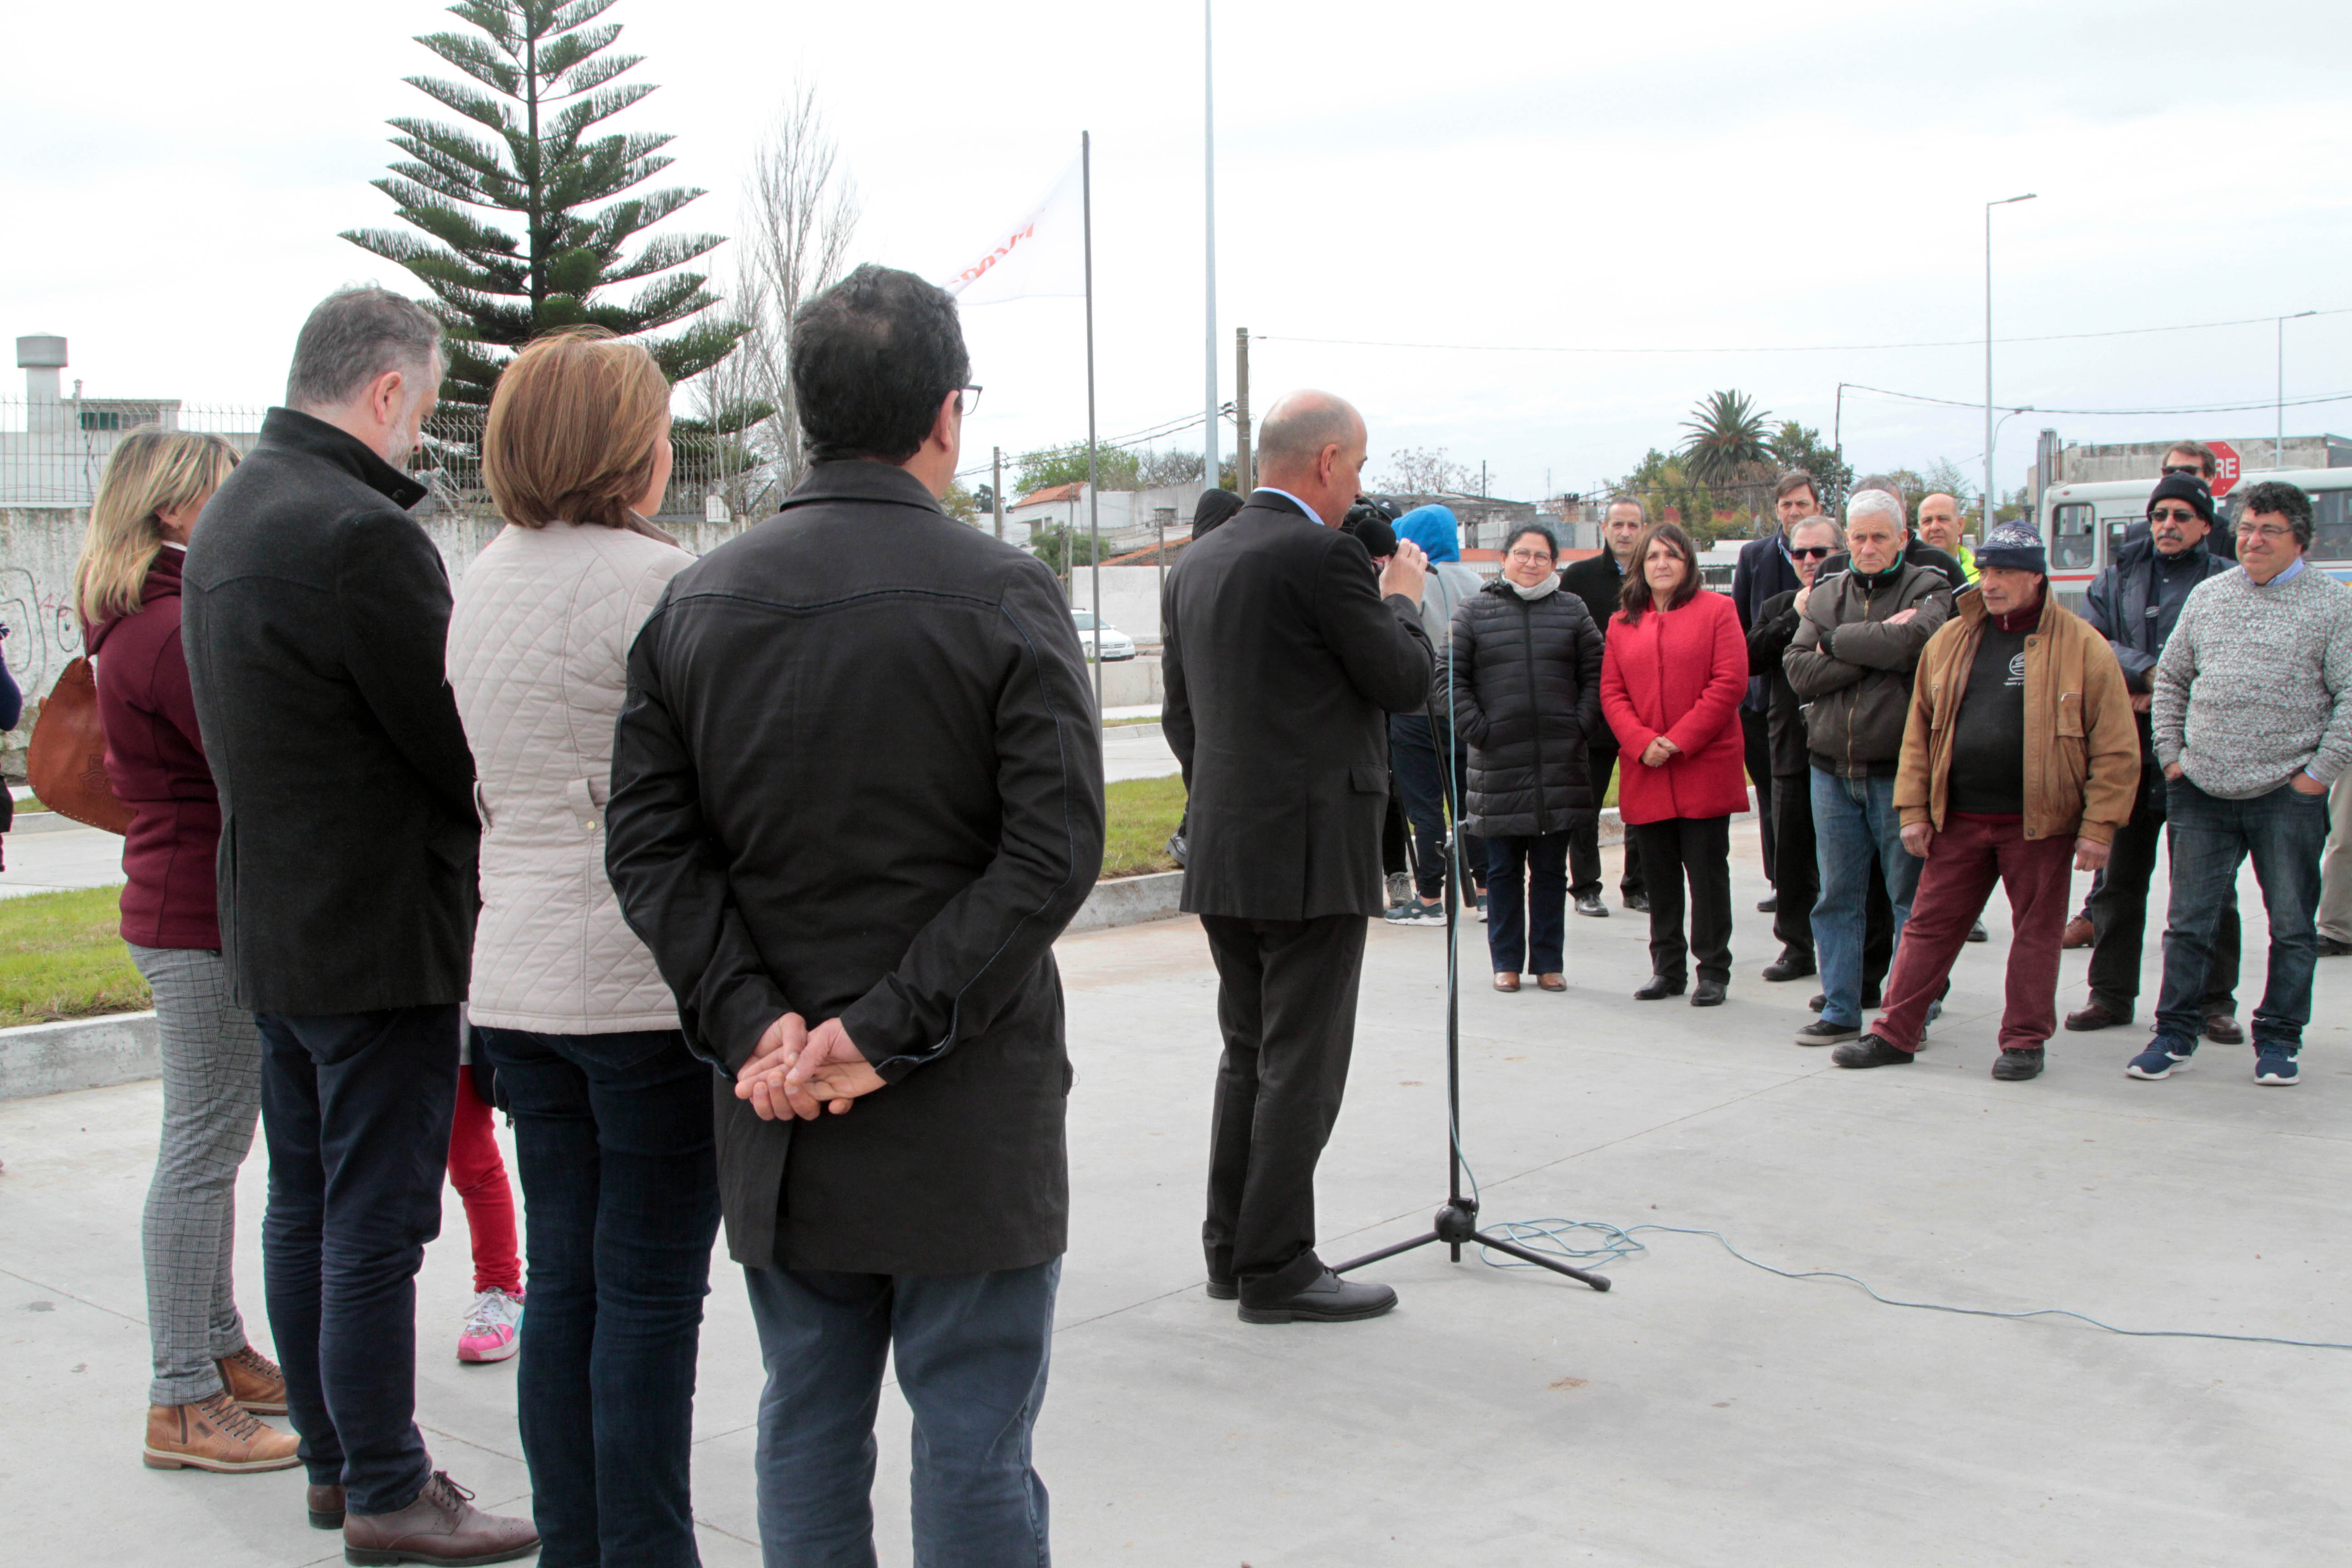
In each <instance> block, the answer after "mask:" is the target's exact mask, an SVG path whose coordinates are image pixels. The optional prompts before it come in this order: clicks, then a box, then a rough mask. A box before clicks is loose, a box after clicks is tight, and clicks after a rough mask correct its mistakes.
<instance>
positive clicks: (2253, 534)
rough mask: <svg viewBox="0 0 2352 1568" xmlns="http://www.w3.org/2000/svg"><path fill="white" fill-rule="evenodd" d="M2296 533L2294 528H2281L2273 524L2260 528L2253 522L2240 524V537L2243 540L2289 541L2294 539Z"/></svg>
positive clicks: (2266, 524)
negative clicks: (2288, 539)
mask: <svg viewBox="0 0 2352 1568" xmlns="http://www.w3.org/2000/svg"><path fill="white" fill-rule="evenodd" d="M2293 536H2294V529H2292V528H2280V527H2278V526H2277V525H2275V524H2273V523H2264V524H2262V525H2261V526H2259V527H2257V526H2256V525H2255V524H2253V523H2251V522H2242V523H2240V524H2238V537H2239V538H2241V539H2287V538H2292V537H2293Z"/></svg>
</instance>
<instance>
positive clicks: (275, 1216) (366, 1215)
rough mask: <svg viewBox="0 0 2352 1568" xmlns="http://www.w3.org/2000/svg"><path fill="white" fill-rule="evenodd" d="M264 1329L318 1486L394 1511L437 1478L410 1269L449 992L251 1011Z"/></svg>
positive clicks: (437, 1196) (448, 1027)
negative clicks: (334, 1007)
mask: <svg viewBox="0 0 2352 1568" xmlns="http://www.w3.org/2000/svg"><path fill="white" fill-rule="evenodd" d="M254 1022H255V1023H256V1024H257V1026H259V1028H260V1031H261V1125H262V1130H263V1131H264V1132H265V1133H266V1134H267V1136H268V1143H269V1206H268V1209H266V1210H265V1211H264V1212H263V1214H262V1216H261V1270H262V1283H263V1285H264V1287H265V1290H266V1293H267V1296H268V1302H269V1331H270V1334H271V1336H272V1337H273V1338H275V1339H276V1341H277V1342H278V1361H279V1363H281V1364H282V1365H283V1366H284V1367H285V1369H286V1404H287V1408H288V1411H289V1415H291V1417H292V1419H293V1422H294V1430H295V1431H297V1432H299V1433H300V1434H301V1436H302V1450H301V1451H302V1458H303V1461H304V1463H305V1464H306V1466H307V1467H308V1468H309V1470H310V1480H311V1482H312V1483H313V1484H314V1485H319V1486H335V1485H340V1486H341V1487H342V1488H343V1489H344V1492H345V1497H346V1500H347V1502H348V1503H349V1505H350V1508H351V1510H352V1512H353V1513H397V1512H398V1511H399V1510H402V1509H404V1508H406V1507H407V1506H408V1505H409V1504H410V1503H412V1502H415V1500H416V1494H417V1493H418V1492H419V1491H421V1490H423V1489H424V1487H425V1481H426V1480H427V1479H430V1478H431V1476H432V1472H433V1465H432V1461H431V1460H430V1459H429V1458H426V1456H425V1439H424V1437H423V1436H422V1435H420V1434H419V1433H418V1432H417V1430H416V1271H417V1269H418V1268H422V1267H423V1266H424V1263H425V1243H426V1242H428V1241H430V1240H432V1239H433V1238H434V1237H436V1236H438V1235H440V1234H441V1181H442V1175H443V1173H444V1172H446V1170H447V1169H448V1164H449V1121H450V1116H451V1113H452V1112H453V1110H455V1109H456V1106H457V1005H456V1004H455V1003H450V1004H447V1005H437V1006H426V1007H393V1008H387V1009H384V1010H383V1011H381V1012H373V1013H321V1014H313V1015H306V1016H299V1017H289V1016H282V1015H278V1014H272V1013H262V1014H258V1015H257V1016H255V1019H254Z"/></svg>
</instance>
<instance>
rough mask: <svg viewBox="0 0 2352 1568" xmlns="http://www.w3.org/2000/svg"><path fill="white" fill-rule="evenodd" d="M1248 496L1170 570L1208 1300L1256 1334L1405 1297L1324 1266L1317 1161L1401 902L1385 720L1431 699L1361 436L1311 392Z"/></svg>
mask: <svg viewBox="0 0 2352 1568" xmlns="http://www.w3.org/2000/svg"><path fill="white" fill-rule="evenodd" d="M1258 440H1259V447H1258V478H1259V479H1260V480H1261V481H1262V482H1261V485H1260V488H1259V489H1258V490H1257V491H1256V493H1255V494H1254V495H1252V496H1251V497H1250V499H1249V504H1248V505H1247V506H1245V507H1244V508H1243V509H1242V510H1241V511H1240V512H1239V513H1237V514H1236V515H1235V516H1234V520H1233V521H1231V522H1229V523H1227V524H1226V525H1225V526H1224V527H1223V528H1221V529H1219V530H1218V531H1216V533H1215V534H1214V535H1213V536H1212V537H1211V538H1209V539H1208V540H1206V541H1205V542H1202V543H1199V544H1195V545H1194V546H1192V548H1191V549H1189V550H1187V551H1186V552H1184V558H1183V559H1182V561H1181V562H1180V563H1178V564H1177V566H1176V569H1175V570H1174V571H1172V572H1171V573H1170V574H1168V591H1167V595H1166V599H1165V602H1164V603H1163V605H1161V610H1160V624H1161V626H1162V627H1163V636H1164V637H1165V638H1166V645H1165V651H1164V653H1163V655H1162V659H1163V663H1162V665H1161V670H1162V674H1163V678H1164V679H1165V680H1166V682H1167V687H1168V696H1167V703H1166V707H1165V709H1164V710H1163V713H1162V722H1163V724H1164V725H1165V727H1166V730H1167V732H1168V742H1169V745H1170V746H1171V748H1172V749H1173V750H1174V752H1175V753H1176V760H1177V761H1178V762H1180V763H1182V764H1183V768H1184V784H1185V788H1186V789H1187V790H1188V791H1189V792H1190V794H1191V796H1192V856H1191V859H1190V861H1189V862H1188V863H1187V865H1186V866H1185V868H1184V900H1183V907H1184V909H1185V910H1186V911H1187V912H1188V913H1192V914H1197V915H1199V916H1200V917H1201V927H1202V931H1204V932H1206V933H1207V935H1208V939H1209V952H1210V955H1211V956H1212V957H1213V959H1214V960H1215V961H1216V965H1217V981H1218V988H1217V1020H1218V1023H1219V1024H1220V1025H1221V1026H1222V1027H1223V1033H1224V1039H1225V1049H1224V1057H1223V1061H1222V1063H1221V1064H1220V1065H1219V1068H1218V1073H1217V1099H1216V1110H1215V1114H1214V1120H1213V1122H1212V1125H1211V1131H1210V1134H1209V1214H1208V1219H1207V1221H1206V1223H1204V1224H1203V1225H1202V1227H1201V1240H1202V1247H1203V1248H1204V1249H1205V1251H1206V1253H1207V1255H1208V1265H1209V1294H1210V1295H1211V1296H1212V1297H1214V1298H1216V1299H1217V1300H1234V1298H1235V1297H1238V1298H1239V1300H1240V1302H1241V1307H1240V1313H1241V1317H1242V1321H1244V1322H1252V1323H1287V1322H1293V1321H1302V1320H1303V1321H1323V1322H1342V1321H1352V1320H1355V1319H1359V1318H1370V1317H1377V1316H1379V1315H1380V1314H1381V1313H1382V1312H1385V1311H1387V1310H1389V1309H1390V1308H1391V1307H1393V1306H1395V1305H1396V1292H1395V1291H1393V1290H1391V1289H1389V1288H1388V1287H1387V1286H1385V1285H1362V1284H1355V1283H1350V1282H1348V1281H1344V1280H1342V1279H1339V1276H1338V1275H1336V1274H1334V1273H1333V1272H1332V1271H1331V1270H1330V1269H1329V1268H1327V1267H1326V1266H1325V1264H1324V1262H1323V1260H1322V1259H1321V1258H1318V1256H1316V1252H1315V1164H1316V1162H1317V1161H1318V1159H1319V1158H1321V1156H1322V1152H1323V1145H1324V1143H1325V1142H1326V1141H1327V1140H1328V1138H1329V1137H1330V1135H1331V1126H1332V1123H1333V1122H1334V1121H1337V1120H1338V1118H1339V1099H1340V1095H1341V1094H1342V1092H1343V1091H1344V1090H1345V1089H1346V1088H1347V1083H1348V1057H1349V1051H1350V1050H1351V1049H1352V1048H1353V1047H1354V1044H1355V1033H1356V989H1357V982H1358V980H1359V978H1360V975H1361V973H1362V968H1363V958H1364V927H1365V918H1366V917H1367V916H1370V915H1377V914H1379V913H1381V905H1382V899H1381V890H1382V889H1381V817H1382V816H1383V814H1384V813H1385V812H1386V810H1387V806H1388V776H1389V769H1388V762H1387V751H1388V747H1387V736H1388V726H1387V724H1386V723H1385V722H1384V721H1383V720H1382V718H1381V715H1382V713H1383V712H1388V713H1416V712H1419V711H1421V710H1422V709H1423V706H1424V705H1425V704H1426V703H1427V702H1428V701H1429V696H1430V687H1431V683H1432V680H1433V677H1434V674H1435V663H1434V659H1433V655H1432V653H1431V649H1430V646H1429V637H1428V636H1427V634H1426V633H1424V632H1423V630H1422V626H1421V618H1420V611H1419V605H1420V602H1421V592H1422V582H1423V554H1422V552H1421V551H1420V550H1419V549H1418V548H1417V547H1416V546H1414V545H1413V544H1412V543H1410V542H1402V543H1400V544H1399V545H1398V546H1397V552H1396V554H1395V555H1394V556H1393V557H1392V558H1391V560H1390V562H1389V563H1388V565H1387V567H1386V568H1385V569H1383V570H1382V571H1381V574H1380V576H1379V578H1378V580H1377V585H1376V584H1375V579H1374V577H1373V575H1372V573H1371V570H1370V559H1369V558H1368V557H1367V556H1366V555H1365V553H1364V550H1363V546H1361V545H1360V544H1358V543H1357V542H1355V541H1354V540H1352V539H1350V538H1349V537H1348V536H1347V535H1346V534H1343V533H1341V532H1339V527H1338V525H1339V522H1340V521H1342V520H1344V519H1345V518H1346V517H1347V515H1348V508H1349V504H1350V503H1352V502H1353V501H1354V500H1355V499H1356V485H1357V479H1358V476H1359V475H1360V473H1361V472H1362V471H1363V466H1364V447H1365V432H1364V422H1363V420H1362V418H1361V417H1360V416H1358V415H1357V413H1356V411H1355V410H1354V409H1353V408H1351V407H1349V405H1347V404H1346V403H1344V402H1342V401H1340V400H1339V398H1337V397H1334V396H1332V395H1329V394H1328V393H1322V392H1295V393H1292V394H1291V395H1289V396H1287V397H1285V398H1284V399H1282V401H1281V402H1279V403H1277V404H1276V405H1274V407H1273V408H1272V409H1271V410H1270V411H1268V413H1267V415H1266V417H1265V425H1264V426H1262V427H1261V429H1260V431H1259V433H1258Z"/></svg>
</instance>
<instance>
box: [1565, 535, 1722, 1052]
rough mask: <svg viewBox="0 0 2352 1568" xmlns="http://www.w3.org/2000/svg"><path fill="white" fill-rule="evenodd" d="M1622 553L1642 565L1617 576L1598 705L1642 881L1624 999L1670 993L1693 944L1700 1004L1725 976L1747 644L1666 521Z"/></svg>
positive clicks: (1711, 999)
mask: <svg viewBox="0 0 2352 1568" xmlns="http://www.w3.org/2000/svg"><path fill="white" fill-rule="evenodd" d="M1633 559H1634V560H1636V561H1638V562H1640V563H1642V569H1641V570H1640V571H1638V572H1630V573H1628V574H1626V576H1625V584H1624V587H1623V589H1622V591H1621V593H1620V595H1619V599H1618V602H1619V603H1620V604H1621V605H1623V606H1624V607H1623V608H1622V609H1621V610H1619V611H1618V612H1617V614H1615V615H1613V616H1610V617H1609V640H1608V643H1607V646H1606V647H1605V649H1604V650H1603V655H1602V658H1601V715H1602V716H1603V717H1604V718H1606V719H1607V720H1608V721H1609V727H1610V728H1611V729H1612V730H1613V731H1616V733H1617V743H1618V745H1619V746H1620V747H1621V748H1622V750H1621V752H1619V754H1620V755H1621V756H1622V758H1623V759H1624V762H1623V764H1622V767H1623V772H1622V773H1621V775H1620V782H1619V784H1618V786H1617V809H1618V811H1619V813H1620V814H1621V815H1622V816H1623V817H1624V819H1625V830H1626V831H1627V832H1628V833H1630V834H1632V835H1633V838H1634V842H1635V843H1636V844H1638V845H1639V846H1640V847H1641V850H1642V869H1643V874H1644V876H1645V877H1646V878H1647V879H1648V881H1649V885H1650V968H1651V970H1652V973H1651V975H1650V981H1649V984H1646V985H1644V986H1643V987H1642V988H1641V989H1640V990H1638V991H1636V992H1634V993H1633V994H1634V995H1636V996H1638V997H1640V998H1641V999H1642V1000H1643V1001H1644V1002H1655V1001H1657V1000H1658V999H1660V998H1661V997H1665V996H1679V995H1681V994H1683V987H1684V985H1685V982H1686V980H1687V978H1688V976H1687V973H1686V971H1685V963H1687V962H1688V960H1689V958H1690V956H1691V953H1692V951H1693V950H1694V949H1696V953H1697V958H1698V989H1697V990H1696V991H1694V992H1692V993H1691V1005H1692V1006H1694V1007H1713V1006H1717V1005H1719V1004H1721V1002H1722V1001H1723V996H1724V988H1725V986H1726V985H1727V984H1729V983H1730V980H1731V815H1732V813H1734V812H1738V811H1745V810H1747V809H1748V776H1747V773H1746V771H1745V768H1744V765H1743V763H1742V762H1741V742H1740V733H1739V722H1738V708H1739V698H1740V694H1741V693H1742V692H1744V691H1745V690H1746V689H1747V688H1748V641H1747V639H1746V638H1745V637H1742V636H1741V635H1740V631H1739V616H1738V612H1737V611H1735V610H1734V609H1733V607H1732V603H1731V601H1730V600H1729V599H1728V598H1727V597H1725V596H1724V595H1721V594H1716V593H1710V592H1708V591H1707V590H1706V589H1704V588H1702V587H1700V586H1699V584H1698V551H1697V549H1696V546H1694V545H1693V544H1692V543H1691V537H1690V535H1689V534H1687V533H1685V532H1684V531H1682V529H1681V528H1680V527H1679V526H1678V525H1676V524H1675V523H1671V522H1654V523H1652V524H1651V525H1650V526H1649V527H1648V528H1647V529H1645V530H1643V533H1642V537H1641V539H1640V540H1639V541H1637V542H1635V544H1634V546H1633ZM1685 879H1687V880H1688V882H1689V884H1690V901H1691V937H1690V941H1689V942H1685V941H1684V939H1683V884H1684V882H1685Z"/></svg>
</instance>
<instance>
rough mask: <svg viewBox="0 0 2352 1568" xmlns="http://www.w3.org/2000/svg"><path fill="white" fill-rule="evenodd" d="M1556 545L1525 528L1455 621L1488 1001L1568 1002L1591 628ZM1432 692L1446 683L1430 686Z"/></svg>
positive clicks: (1458, 720)
mask: <svg viewBox="0 0 2352 1568" xmlns="http://www.w3.org/2000/svg"><path fill="white" fill-rule="evenodd" d="M1452 640H1453V655H1452V666H1451V668H1452V672H1453V673H1452V681H1453V688H1454V691H1453V701H1454V725H1455V728H1456V729H1457V731H1459V733H1460V737H1461V739H1462V740H1463V741H1464V742H1467V743H1468V745H1469V748H1470V799H1469V802H1468V809H1467V811H1466V812H1465V818H1464V821H1463V827H1464V828H1465V830H1466V831H1467V832H1470V833H1473V834H1475V835H1477V836H1478V837H1481V838H1484V839H1485V840H1486V909H1487V915H1486V946H1487V951H1488V952H1489V953H1490V954H1491V955H1492V957H1493V959H1494V963H1495V989H1496V990H1497V991H1517V989H1518V988H1519V971H1520V969H1521V967H1522V964H1523V963H1524V965H1525V967H1527V968H1528V969H1532V970H1533V971H1535V973H1536V984H1538V985H1540V986H1541V987H1543V989H1545V990H1546V991H1565V990H1567V989H1568V981H1567V979H1566V978H1565V976H1564V975H1563V974H1562V973H1561V970H1562V968H1563V963H1562V958H1561V950H1562V947H1563V944H1564V943H1565V942H1566V939H1567V934H1568V933H1567V914H1568V832H1569V829H1570V828H1571V827H1581V826H1585V825H1587V824H1589V823H1591V821H1592V820H1593V818H1594V817H1595V816H1596V815H1597V814H1598V813H1599V811H1600V809H1601V802H1600V801H1599V800H1597V799H1596V798H1594V796H1593V793H1592V781H1591V775H1590V773H1588V772H1587V771H1586V768H1585V738H1586V737H1587V736H1589V735H1591V734H1592V733H1594V732H1595V731H1596V730H1597V729H1598V728H1599V726H1600V724H1601V640H1602V639H1601V628H1600V627H1599V626H1595V625H1593V623H1592V614H1591V611H1589V610H1587V609H1586V608H1585V606H1584V601H1583V600H1582V599H1580V598H1579V597H1578V596H1577V595H1574V594H1563V593H1561V592H1559V542H1558V541H1557V540H1556V539H1554V537H1553V536H1552V532H1551V531H1550V530H1549V529H1548V528H1545V527H1543V526H1541V525H1540V524H1535V523H1530V524H1528V525H1526V526H1524V527H1522V528H1520V529H1519V530H1518V531H1517V532H1515V533H1513V534H1512V535H1511V538H1510V542H1508V543H1507V544H1506V545H1505V546H1504V547H1503V574H1502V576H1501V577H1499V578H1497V579H1496V581H1494V582H1492V583H1489V584H1486V587H1485V588H1483V589H1481V590H1480V591H1479V592H1478V593H1476V594H1475V595H1472V596H1471V597H1470V598H1469V599H1467V600H1465V601H1464V603H1463V605H1462V607H1461V608H1460V609H1458V610H1456V611H1454V636H1453V639H1452ZM1440 679H1445V676H1444V671H1441V672H1440Z"/></svg>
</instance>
